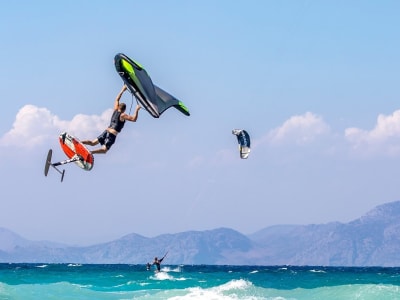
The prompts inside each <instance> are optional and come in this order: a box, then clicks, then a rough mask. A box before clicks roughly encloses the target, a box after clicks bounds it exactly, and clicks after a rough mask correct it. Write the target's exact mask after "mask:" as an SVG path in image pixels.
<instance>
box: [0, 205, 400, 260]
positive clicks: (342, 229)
mask: <svg viewBox="0 0 400 300" xmlns="http://www.w3.org/2000/svg"><path fill="white" fill-rule="evenodd" d="M167 251H168V256H167V258H166V259H165V261H164V263H166V264H171V265H178V264H208V265H312V266H317V265H318V266H399V265H400V201H396V202H391V203H386V204H383V205H380V206H377V207H376V208H374V209H373V210H371V211H370V212H368V213H367V214H365V215H364V216H362V217H360V218H358V219H356V220H354V221H351V222H349V223H340V222H332V223H327V224H310V225H276V226H270V227H266V228H264V229H261V230H259V231H258V232H256V233H254V234H251V235H243V234H241V233H240V232H237V231H235V230H232V229H229V228H218V229H214V230H206V231H187V232H182V233H177V234H163V235H159V236H157V237H154V238H147V237H144V236H141V235H138V234H135V233H132V234H129V235H126V236H123V237H121V238H120V239H117V240H114V241H111V242H107V243H102V244H96V245H92V246H85V247H76V246H74V247H73V246H69V245H64V244H59V243H54V242H48V241H30V240H27V239H24V238H23V237H21V236H19V235H18V234H16V233H14V232H12V231H10V230H8V229H6V228H0V262H4V263H17V262H24V263H86V264H97V263H98V264H118V263H123V264H145V263H147V262H151V261H152V259H153V258H154V256H163V255H164V254H165V252H167Z"/></svg>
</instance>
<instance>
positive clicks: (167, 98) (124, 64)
mask: <svg viewBox="0 0 400 300" xmlns="http://www.w3.org/2000/svg"><path fill="white" fill-rule="evenodd" d="M114 64H115V69H116V70H117V72H118V74H119V75H120V76H121V78H122V80H123V81H124V83H125V85H126V86H127V88H128V90H129V91H130V92H131V93H132V94H133V95H134V96H135V98H136V99H137V100H138V101H139V103H140V104H141V105H142V106H143V108H145V109H146V110H147V111H148V112H149V113H150V114H151V115H152V116H153V117H154V118H159V117H160V116H161V114H162V113H163V112H164V111H166V110H167V109H168V108H170V107H175V108H176V109H177V110H179V111H180V112H182V113H183V114H184V115H186V116H190V113H189V110H188V109H187V107H186V106H185V105H184V104H183V103H182V101H180V100H178V99H176V98H175V97H174V96H172V95H170V94H168V93H167V92H166V91H164V90H162V89H161V88H159V87H158V86H156V85H155V84H153V82H152V81H151V78H150V76H149V75H148V74H147V72H146V70H145V69H144V68H143V67H142V66H141V65H140V64H138V63H136V62H135V61H133V60H131V59H130V58H129V57H128V56H126V55H125V54H122V53H118V54H117V55H115V58H114Z"/></svg>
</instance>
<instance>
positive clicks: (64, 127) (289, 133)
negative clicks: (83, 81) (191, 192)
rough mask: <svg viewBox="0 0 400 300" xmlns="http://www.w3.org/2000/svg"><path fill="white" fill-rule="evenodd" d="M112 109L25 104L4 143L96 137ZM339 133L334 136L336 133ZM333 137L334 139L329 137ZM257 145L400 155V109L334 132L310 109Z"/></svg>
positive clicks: (26, 145) (23, 144) (258, 140)
mask: <svg viewBox="0 0 400 300" xmlns="http://www.w3.org/2000/svg"><path fill="white" fill-rule="evenodd" d="M111 113H112V110H111V109H108V110H106V111H104V112H103V113H102V114H101V115H84V114H78V115H76V116H74V117H73V118H72V120H62V119H61V118H60V117H59V116H57V115H55V114H53V113H52V112H50V111H49V110H48V109H47V108H43V107H37V106H35V105H25V106H23V107H22V108H21V109H20V110H19V111H18V113H17V115H16V117H15V121H14V123H13V125H12V127H11V129H10V130H9V131H8V132H6V133H5V134H4V135H3V136H2V137H0V146H1V147H23V148H31V147H35V146H39V145H43V144H45V143H47V142H48V141H49V140H50V139H54V136H57V135H58V134H59V133H60V132H62V131H68V132H70V133H71V134H73V135H76V136H80V137H82V138H94V137H96V136H97V135H98V134H99V133H100V132H101V131H102V130H104V128H105V127H106V126H107V125H108V122H109V119H110V116H111ZM334 135H335V136H336V137H337V136H339V140H338V139H337V138H335V139H334V138H333V136H334ZM329 137H331V139H330V138H329ZM252 139H254V143H253V145H254V146H255V147H258V146H259V145H263V146H267V147H285V146H291V147H302V146H304V145H314V144H315V143H317V142H319V143H321V141H323V143H328V144H329V145H328V144H326V145H325V146H326V147H327V148H328V147H331V146H332V144H334V143H338V142H342V143H343V144H346V145H347V149H348V151H349V152H351V153H353V154H354V153H356V154H361V155H364V156H370V155H390V156H398V155H400V110H397V111H394V112H393V113H392V114H391V115H383V114H380V115H378V117H377V121H376V124H375V125H374V127H373V129H372V130H366V129H361V128H355V127H350V128H347V129H345V130H344V132H343V133H339V134H337V133H335V134H334V133H333V130H332V129H331V127H330V126H329V125H328V124H327V123H326V122H325V121H324V120H323V118H322V117H321V116H319V115H316V114H314V113H312V112H306V113H304V114H303V115H295V116H292V117H290V118H289V119H287V120H286V121H284V122H283V123H282V124H281V125H280V126H278V127H276V128H274V129H272V130H270V131H269V132H267V133H266V135H265V136H264V137H262V138H257V137H252Z"/></svg>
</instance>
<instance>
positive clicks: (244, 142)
mask: <svg viewBox="0 0 400 300" xmlns="http://www.w3.org/2000/svg"><path fill="white" fill-rule="evenodd" d="M232 134H234V135H236V137H237V141H238V144H239V153H240V158H243V159H245V158H247V157H248V156H249V154H250V136H249V134H248V133H247V131H246V130H243V129H233V130H232Z"/></svg>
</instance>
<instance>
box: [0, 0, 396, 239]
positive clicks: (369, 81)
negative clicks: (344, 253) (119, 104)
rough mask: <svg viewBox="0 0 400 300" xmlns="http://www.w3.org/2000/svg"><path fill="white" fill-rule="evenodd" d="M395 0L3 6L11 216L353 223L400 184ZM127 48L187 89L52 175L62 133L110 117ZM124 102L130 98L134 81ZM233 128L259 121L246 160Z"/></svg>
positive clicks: (70, 226)
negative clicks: (176, 102)
mask: <svg viewBox="0 0 400 300" xmlns="http://www.w3.org/2000/svg"><path fill="white" fill-rule="evenodd" d="M399 9H400V3H398V2H397V1H379V2H378V1H211V0H209V1H208V0H206V1H172V0H167V1H118V0H117V1H112V2H110V1H84V2H82V1H68V2H67V3H64V2H62V3H61V2H57V3H55V2H50V1H35V2H34V3H31V2H29V1H13V2H12V3H7V4H2V9H1V10H0V23H1V26H0V39H1V44H2V46H1V47H0V70H1V71H0V81H1V90H0V97H1V99H2V104H3V108H2V113H1V119H0V120H1V121H0V155H1V157H2V160H0V173H1V178H2V183H1V190H2V194H3V196H2V197H1V198H2V200H1V210H0V227H6V228H8V229H11V230H13V231H15V232H17V233H19V234H21V235H22V236H23V237H25V238H28V239H32V240H53V241H58V242H64V243H69V244H77V245H90V244H93V243H98V242H104V241H109V240H113V239H117V238H119V237H121V236H123V235H125V234H128V233H132V232H135V233H138V234H142V235H144V236H148V237H153V236H157V235H159V234H164V233H177V232H182V231H188V230H208V229H214V228H218V227H230V228H233V229H235V230H238V231H239V232H242V233H244V234H248V233H253V232H255V231H257V230H259V229H262V228H264V227H267V226H271V225H276V224H311V223H327V222H332V221H340V222H348V221H351V220H353V219H355V218H357V217H359V216H361V215H362V214H364V213H366V212H367V211H369V210H370V209H372V208H373V207H374V206H376V205H379V204H382V203H386V202H391V201H396V200H399V199H400V191H399V190H398V181H399V178H400V176H399V175H400V171H399V168H398V164H399V160H400V105H399V102H400V92H399V88H398V78H399V77H400V71H399V70H400V62H399V61H400V60H399V53H400V42H399V39H398V36H400V21H399V19H398V11H399ZM119 52H122V53H125V54H126V55H128V56H129V57H131V58H132V59H134V60H136V61H138V62H139V63H140V64H142V65H143V66H144V67H145V68H146V70H147V71H148V73H149V75H150V76H151V78H152V80H153V82H154V83H156V84H157V85H158V86H160V87H162V88H163V89H165V90H166V91H168V92H170V93H171V94H173V95H174V96H176V97H177V98H179V99H181V100H182V101H183V102H184V103H185V105H186V106H187V107H188V108H189V110H190V112H191V116H190V117H186V116H184V115H183V114H181V113H180V112H179V111H177V110H175V109H170V110H168V111H166V112H165V113H164V114H163V115H162V116H161V118H160V119H154V118H152V117H151V116H150V115H149V114H148V113H147V112H146V111H144V110H142V111H141V112H140V115H139V119H138V121H137V123H134V124H127V126H125V128H124V130H123V132H122V133H121V134H120V135H119V136H118V139H117V142H116V144H115V145H114V146H113V147H112V149H111V150H110V152H109V153H107V154H106V155H103V156H101V155H98V156H96V157H95V165H94V168H93V170H92V171H90V172H85V171H83V170H81V169H79V168H77V167H76V166H75V165H73V164H71V165H67V166H65V169H66V176H65V179H64V182H63V183H60V182H59V175H58V173H56V172H54V170H50V174H49V176H48V177H45V176H44V175H43V167H44V161H45V157H46V154H47V151H48V149H49V148H52V149H53V159H54V160H62V159H64V154H63V152H62V150H61V149H60V147H59V145H58V140H57V137H58V134H59V133H60V132H62V131H65V130H67V131H68V132H70V133H72V134H74V135H76V136H77V137H79V138H81V139H92V138H94V137H96V136H97V135H98V134H99V133H100V132H101V131H102V130H103V129H104V128H105V127H106V126H107V125H108V121H109V116H110V113H111V107H112V105H113V101H114V98H115V96H116V94H117V93H118V92H119V90H120V89H121V87H122V80H121V79H120V77H119V76H118V74H117V73H116V71H115V69H114V64H113V58H114V55H115V54H116V53H119ZM122 99H123V101H124V102H126V103H127V104H128V107H129V106H130V104H131V102H132V97H131V96H130V95H129V94H128V93H126V94H124V96H123V98H122ZM234 128H243V129H246V130H247V131H248V132H249V133H250V135H251V138H252V152H251V154H250V157H249V159H247V160H241V159H240V158H239V154H238V151H237V144H236V139H235V137H234V136H233V135H232V134H231V130H232V129H234Z"/></svg>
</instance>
